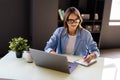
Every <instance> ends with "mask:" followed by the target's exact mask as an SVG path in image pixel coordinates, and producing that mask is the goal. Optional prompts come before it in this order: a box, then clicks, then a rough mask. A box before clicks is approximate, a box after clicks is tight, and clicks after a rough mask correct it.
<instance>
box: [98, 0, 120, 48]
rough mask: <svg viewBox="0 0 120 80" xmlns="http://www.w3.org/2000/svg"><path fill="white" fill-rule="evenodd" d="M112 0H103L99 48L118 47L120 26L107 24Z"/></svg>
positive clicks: (119, 44) (119, 46) (119, 43)
mask: <svg viewBox="0 0 120 80" xmlns="http://www.w3.org/2000/svg"><path fill="white" fill-rule="evenodd" d="M111 3H112V0H105V7H104V14H103V22H102V23H103V24H102V29H101V36H100V43H99V45H100V48H101V49H103V48H104V49H106V48H120V26H109V25H108V22H109V17H110V10H111Z"/></svg>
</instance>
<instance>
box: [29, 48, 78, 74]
mask: <svg viewBox="0 0 120 80" xmlns="http://www.w3.org/2000/svg"><path fill="white" fill-rule="evenodd" d="M30 53H31V56H32V58H33V61H34V62H35V64H36V65H37V66H41V67H45V68H49V69H53V70H57V71H61V72H65V73H71V72H72V71H73V70H74V69H75V68H76V67H77V66H78V63H72V62H68V60H67V57H66V56H63V55H60V54H50V53H47V52H45V51H42V50H37V49H31V48H30Z"/></svg>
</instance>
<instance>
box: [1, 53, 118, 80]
mask: <svg viewBox="0 0 120 80" xmlns="http://www.w3.org/2000/svg"><path fill="white" fill-rule="evenodd" d="M24 54H25V53H24ZM78 58H80V57H78V56H68V59H69V61H74V60H76V59H78ZM0 78H8V79H17V80H120V59H110V58H98V60H97V63H95V64H93V65H91V66H89V67H84V66H81V65H79V66H78V67H77V68H76V69H75V70H74V71H73V72H72V73H71V74H67V73H63V72H59V71H55V70H51V69H47V68H43V67H39V66H36V65H35V64H34V63H27V62H26V60H25V58H24V57H23V58H20V59H18V58H16V56H15V53H14V52H10V53H8V54H7V55H6V56H4V57H3V58H2V59H1V60H0Z"/></svg>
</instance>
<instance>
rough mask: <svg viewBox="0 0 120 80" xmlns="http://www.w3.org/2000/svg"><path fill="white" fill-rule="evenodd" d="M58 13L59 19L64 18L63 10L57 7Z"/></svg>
mask: <svg viewBox="0 0 120 80" xmlns="http://www.w3.org/2000/svg"><path fill="white" fill-rule="evenodd" d="M58 14H59V16H60V19H61V21H63V20H64V10H62V9H58Z"/></svg>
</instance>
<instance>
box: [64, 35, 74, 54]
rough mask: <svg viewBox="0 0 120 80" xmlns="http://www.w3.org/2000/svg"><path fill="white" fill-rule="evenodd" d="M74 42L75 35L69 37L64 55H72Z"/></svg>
mask: <svg viewBox="0 0 120 80" xmlns="http://www.w3.org/2000/svg"><path fill="white" fill-rule="evenodd" d="M75 41H76V35H75V36H71V35H69V39H68V43H67V46H66V53H67V54H72V55H73V54H74V45H75Z"/></svg>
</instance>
